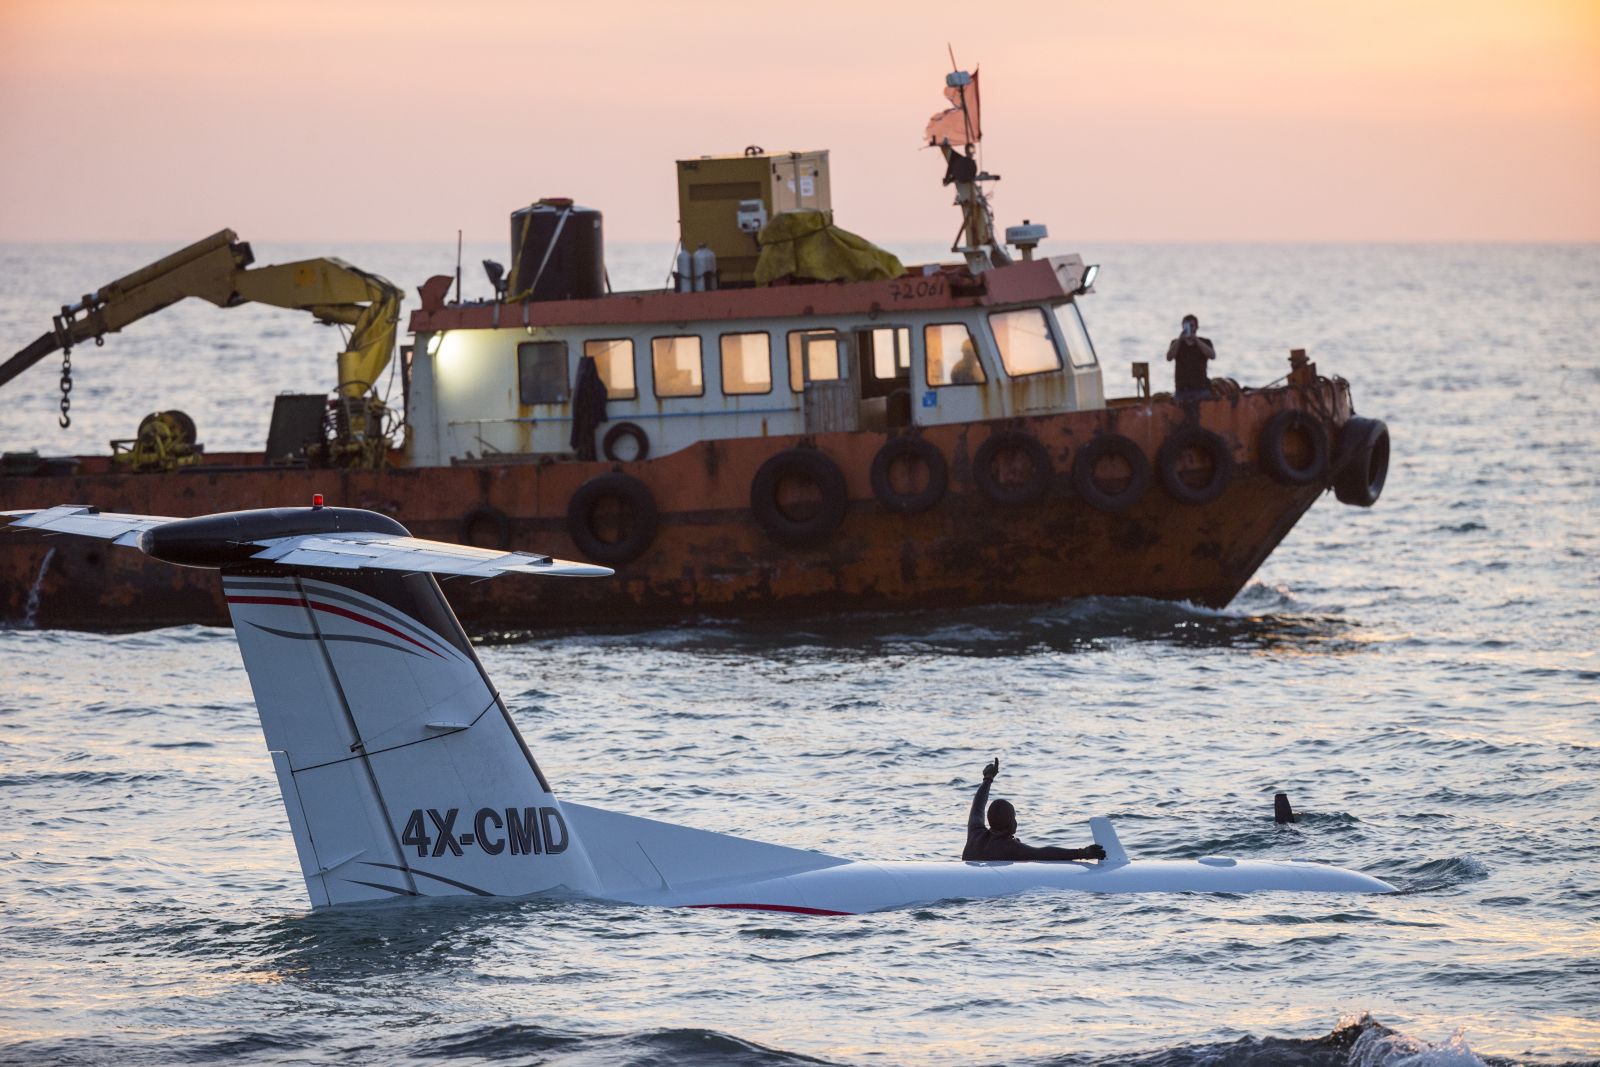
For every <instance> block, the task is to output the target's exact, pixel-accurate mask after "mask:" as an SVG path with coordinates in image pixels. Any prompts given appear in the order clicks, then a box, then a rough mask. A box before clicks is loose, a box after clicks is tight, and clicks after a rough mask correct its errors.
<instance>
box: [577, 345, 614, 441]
mask: <svg viewBox="0 0 1600 1067" xmlns="http://www.w3.org/2000/svg"><path fill="white" fill-rule="evenodd" d="M606 398H607V393H606V383H605V382H603V381H601V380H600V369H599V368H598V367H596V366H595V362H594V357H593V356H584V357H582V358H581V359H579V360H578V385H577V388H575V389H574V390H573V391H572V436H571V437H570V438H569V439H568V440H569V443H570V444H571V445H572V451H573V452H574V453H575V454H576V455H577V457H578V458H579V459H581V460H592V459H594V458H595V447H594V435H595V431H596V430H597V429H599V428H600V424H601V423H602V422H605V421H606Z"/></svg>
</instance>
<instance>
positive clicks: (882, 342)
mask: <svg viewBox="0 0 1600 1067" xmlns="http://www.w3.org/2000/svg"><path fill="white" fill-rule="evenodd" d="M867 343H868V344H869V345H870V346H871V348H872V376H873V377H874V378H876V379H878V380H879V381H880V382H886V381H889V380H890V379H892V378H905V377H907V376H908V375H909V374H910V371H911V329H910V327H907V326H898V327H896V326H883V327H879V328H878V329H876V330H868V331H867ZM862 362H866V359H865V357H864V356H863V358H862Z"/></svg>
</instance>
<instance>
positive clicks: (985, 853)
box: [961, 757, 1106, 861]
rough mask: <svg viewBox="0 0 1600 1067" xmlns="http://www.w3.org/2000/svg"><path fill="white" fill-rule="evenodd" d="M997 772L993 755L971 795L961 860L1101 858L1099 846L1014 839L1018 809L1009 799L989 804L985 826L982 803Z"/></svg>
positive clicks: (1104, 851) (1101, 853)
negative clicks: (1062, 844)
mask: <svg viewBox="0 0 1600 1067" xmlns="http://www.w3.org/2000/svg"><path fill="white" fill-rule="evenodd" d="M999 773H1000V760H999V757H996V758H995V759H994V760H993V761H992V762H990V763H989V764H988V765H987V766H986V767H984V768H983V784H982V785H980V786H979V787H978V792H977V793H976V794H975V795H974V796H973V798H972V810H971V812H969V813H968V815H967V847H966V848H964V849H962V850H961V858H962V859H963V860H1023V861H1027V860H1103V859H1105V858H1106V850H1105V849H1103V848H1101V847H1100V846H1099V845H1090V846H1089V847H1088V848H1057V847H1056V846H1054V845H1043V846H1039V845H1025V844H1023V843H1022V842H1021V841H1018V840H1017V810H1016V809H1015V808H1013V807H1012V806H1011V801H1009V800H997V801H995V802H994V803H993V804H990V805H989V823H988V825H987V826H985V825H984V821H983V805H984V802H985V801H987V800H988V799H989V787H990V786H992V785H994V776H995V775H997V774H999Z"/></svg>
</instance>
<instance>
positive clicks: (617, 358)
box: [583, 337, 639, 400]
mask: <svg viewBox="0 0 1600 1067" xmlns="http://www.w3.org/2000/svg"><path fill="white" fill-rule="evenodd" d="M583 354H584V355H586V356H589V357H590V358H592V359H593V360H594V367H595V370H597V371H599V372H600V380H601V381H602V382H604V383H605V386H606V399H608V400H632V399H633V398H634V397H636V396H638V395H639V387H638V386H637V385H636V384H635V383H634V380H633V341H632V340H630V339H629V338H626V337H621V338H616V339H613V340H605V341H585V342H583Z"/></svg>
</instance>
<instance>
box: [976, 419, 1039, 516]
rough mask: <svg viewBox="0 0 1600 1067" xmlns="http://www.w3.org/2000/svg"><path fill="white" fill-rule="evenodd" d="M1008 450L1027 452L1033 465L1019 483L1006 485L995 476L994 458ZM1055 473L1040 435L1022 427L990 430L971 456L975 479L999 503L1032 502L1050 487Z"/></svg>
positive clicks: (991, 498)
mask: <svg viewBox="0 0 1600 1067" xmlns="http://www.w3.org/2000/svg"><path fill="white" fill-rule="evenodd" d="M1006 450H1015V451H1018V452H1021V453H1022V454H1023V455H1025V456H1027V457H1028V464H1029V466H1030V467H1031V468H1032V470H1031V471H1030V473H1029V474H1028V476H1027V478H1025V479H1023V481H1021V482H1020V483H1018V484H1016V485H1003V484H1001V482H1000V479H999V478H997V477H995V470H994V462H995V459H996V457H998V456H999V455H1000V453H1001V452H1003V451H1006ZM1054 473H1055V471H1054V469H1053V468H1052V467H1051V465H1050V453H1049V452H1047V451H1045V447H1044V445H1042V444H1040V443H1039V439H1038V438H1037V437H1034V436H1033V435H1032V434H1026V433H1023V432H1021V431H1020V430H1001V431H999V432H998V433H992V434H990V435H989V437H988V440H986V441H984V442H983V444H981V445H979V446H978V451H977V454H976V455H974V456H973V457H972V480H973V481H975V482H977V483H978V488H979V489H980V490H982V491H983V495H984V496H986V497H988V498H989V499H990V500H992V501H994V502H995V503H996V504H1006V505H1020V504H1031V503H1033V502H1034V501H1036V500H1038V499H1039V498H1040V497H1042V496H1044V494H1045V491H1046V490H1047V489H1049V488H1050V479H1051V477H1052V475H1054Z"/></svg>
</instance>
